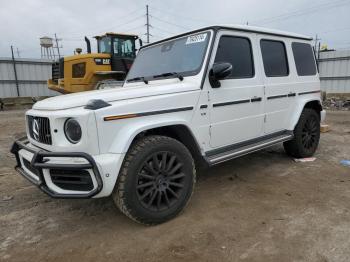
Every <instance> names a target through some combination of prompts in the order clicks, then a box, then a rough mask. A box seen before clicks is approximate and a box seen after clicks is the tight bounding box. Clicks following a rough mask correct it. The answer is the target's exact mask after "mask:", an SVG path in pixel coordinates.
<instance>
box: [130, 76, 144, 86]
mask: <svg viewBox="0 0 350 262" xmlns="http://www.w3.org/2000/svg"><path fill="white" fill-rule="evenodd" d="M139 80H141V81H143V82H144V83H145V84H146V85H147V84H148V80H147V79H146V78H145V77H144V76H138V77H134V78H131V79H128V80H126V81H127V82H134V81H139Z"/></svg>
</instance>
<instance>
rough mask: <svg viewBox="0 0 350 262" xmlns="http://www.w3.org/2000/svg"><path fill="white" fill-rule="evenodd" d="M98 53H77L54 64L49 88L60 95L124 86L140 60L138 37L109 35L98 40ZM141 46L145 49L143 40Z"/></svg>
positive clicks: (140, 42) (88, 43)
mask: <svg viewBox="0 0 350 262" xmlns="http://www.w3.org/2000/svg"><path fill="white" fill-rule="evenodd" d="M95 39H96V40H97V53H92V52H91V44H90V40H89V39H88V38H87V37H85V41H86V45H87V48H86V49H87V54H81V53H79V52H78V53H77V54H75V55H73V56H67V57H64V58H61V59H59V60H58V61H56V62H54V63H53V65H52V79H49V80H48V87H49V89H51V90H55V91H58V92H60V93H64V94H66V93H75V92H82V91H89V90H95V89H104V88H107V87H116V86H121V85H122V84H123V81H124V79H125V77H126V74H127V73H128V71H129V69H130V67H131V65H132V63H133V62H134V59H135V57H136V51H137V49H136V40H137V39H139V38H138V36H137V35H128V34H118V33H106V34H104V35H101V36H95ZM139 44H140V46H141V45H142V41H141V39H139Z"/></svg>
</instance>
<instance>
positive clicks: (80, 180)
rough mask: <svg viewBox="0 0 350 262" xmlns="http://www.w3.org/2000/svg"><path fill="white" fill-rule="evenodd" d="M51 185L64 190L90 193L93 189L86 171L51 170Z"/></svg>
mask: <svg viewBox="0 0 350 262" xmlns="http://www.w3.org/2000/svg"><path fill="white" fill-rule="evenodd" d="M50 176H51V180H52V183H54V184H55V185H56V186H58V187H60V188H62V189H65V190H74V191H91V190H92V189H93V188H94V184H93V182H92V179H91V176H90V174H89V172H88V171H86V170H62V169H51V170H50Z"/></svg>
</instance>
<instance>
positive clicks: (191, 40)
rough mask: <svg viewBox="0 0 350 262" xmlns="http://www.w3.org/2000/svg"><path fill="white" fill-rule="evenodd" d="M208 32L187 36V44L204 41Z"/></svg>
mask: <svg viewBox="0 0 350 262" xmlns="http://www.w3.org/2000/svg"><path fill="white" fill-rule="evenodd" d="M206 38H207V34H199V35H191V36H189V37H188V38H187V41H186V45H190V44H195V43H200V42H204V41H205V39H206Z"/></svg>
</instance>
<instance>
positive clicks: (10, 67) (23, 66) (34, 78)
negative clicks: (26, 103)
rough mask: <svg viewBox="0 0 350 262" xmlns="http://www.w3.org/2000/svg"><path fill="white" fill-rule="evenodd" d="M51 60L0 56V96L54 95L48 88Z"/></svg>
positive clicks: (55, 93)
mask: <svg viewBox="0 0 350 262" xmlns="http://www.w3.org/2000/svg"><path fill="white" fill-rule="evenodd" d="M51 63H52V62H51V61H50V60H43V59H24V58H19V59H16V60H15V67H14V62H13V60H12V59H11V58H0V98H6V97H18V96H20V97H38V96H54V95H57V94H58V93H57V92H54V91H51V90H49V89H48V88H47V79H49V78H51Z"/></svg>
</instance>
